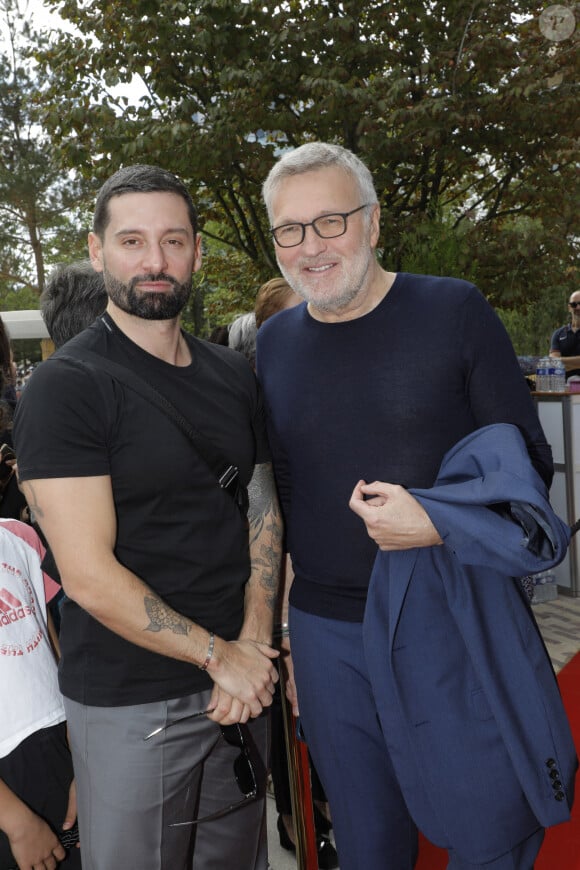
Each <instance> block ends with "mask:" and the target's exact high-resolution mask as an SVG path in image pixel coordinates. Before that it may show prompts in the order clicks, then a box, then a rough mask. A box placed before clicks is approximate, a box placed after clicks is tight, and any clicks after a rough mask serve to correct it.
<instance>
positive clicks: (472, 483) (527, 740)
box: [363, 424, 577, 863]
mask: <svg viewBox="0 0 580 870" xmlns="http://www.w3.org/2000/svg"><path fill="white" fill-rule="evenodd" d="M411 492H412V493H413V495H414V496H415V497H416V498H417V499H418V500H419V501H420V502H421V503H422V504H423V506H424V507H425V509H426V511H427V513H428V514H429V516H430V517H431V520H432V522H433V523H434V525H435V526H436V528H437V530H438V531H439V534H440V536H441V538H442V539H443V545H442V546H437V547H426V548H421V549H413V550H406V551H402V552H379V553H378V554H377V558H376V561H375V565H374V569H373V573H372V577H371V582H370V588H369V597H368V602H367V608H366V613H365V620H364V635H363V636H364V644H365V654H366V657H367V661H368V666H369V673H370V677H371V682H372V687H373V691H374V694H375V698H376V701H377V709H378V712H379V717H380V720H381V724H382V727H383V732H384V734H385V740H386V742H387V745H388V746H389V749H390V752H391V757H392V758H393V763H394V766H395V769H396V771H397V775H398V778H399V782H400V784H401V788H402V790H403V794H404V797H405V800H406V802H407V804H408V806H409V809H410V811H411V813H412V815H413V816H414V818H415V821H416V822H417V824H418V825H419V827H420V828H421V830H423V832H424V833H425V834H426V835H427V836H428V837H430V838H431V839H433V841H434V842H436V843H439V844H440V845H442V846H446V847H452V848H454V849H456V850H457V852H458V853H459V854H460V855H462V856H463V857H464V858H465V859H466V860H468V861H471V862H473V863H479V862H485V861H490V860H492V859H493V858H495V857H497V856H499V855H501V854H503V853H504V852H506V851H508V850H510V849H511V848H513V847H514V846H515V845H516V844H517V843H519V842H520V841H521V840H523V839H524V838H525V837H527V836H529V835H530V834H531V833H532V832H533V831H534V830H536V829H537V828H538V827H539V826H548V825H553V824H557V823H558V822H563V821H565V820H566V819H568V818H569V815H570V808H571V805H572V800H573V791H574V774H575V771H576V767H577V759H576V753H575V749H574V744H573V741H572V736H571V733H570V729H569V725H568V721H567V718H566V714H565V712H564V708H563V705H562V702H561V698H560V694H559V690H558V686H557V683H556V679H555V676H554V672H553V669H552V666H551V663H550V660H549V657H548V654H547V652H546V649H545V647H544V644H543V642H542V639H541V636H540V633H539V631H538V629H537V626H536V623H535V620H534V617H533V615H532V612H531V608H530V606H529V603H528V601H527V599H526V596H525V594H524V593H523V590H522V586H521V583H520V581H519V580H518V579H517V578H518V577H521V576H523V575H526V574H530V573H535V572H538V571H541V570H544V569H547V568H550V567H553V566H554V565H556V564H558V563H559V562H560V561H561V560H562V558H563V557H564V555H565V552H566V548H567V545H568V542H569V537H570V532H569V529H568V527H567V526H566V525H565V524H564V523H563V522H562V521H561V520H560V519H559V518H558V517H557V516H556V515H555V514H554V513H553V511H552V509H551V507H550V504H549V501H548V497H547V491H546V488H545V485H544V483H543V482H542V481H541V479H540V477H539V476H538V475H537V473H536V472H535V471H534V469H533V467H532V465H531V463H530V461H529V458H528V454H527V451H526V447H525V444H524V441H523V438H522V437H521V435H520V433H519V431H518V429H517V428H516V427H514V426H511V425H507V424H506V425H504V424H497V425H492V426H487V427H485V428H483V429H480V430H478V431H476V432H474V433H472V434H471V435H469V436H467V437H466V438H465V439H463V440H462V441H461V442H460V443H459V444H458V445H456V446H455V447H454V448H453V449H452V450H451V451H449V453H448V454H447V455H446V456H445V459H444V461H443V464H442V466H441V470H440V474H439V476H438V478H437V481H436V483H435V485H434V487H433V488H432V489H429V490H411Z"/></svg>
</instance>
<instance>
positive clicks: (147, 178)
mask: <svg viewBox="0 0 580 870" xmlns="http://www.w3.org/2000/svg"><path fill="white" fill-rule="evenodd" d="M157 192H163V193H176V194H177V195H178V196H180V197H181V198H182V199H183V200H184V202H185V204H186V206H187V212H188V214H189V220H190V222H191V228H192V229H193V234H194V235H196V234H197V211H196V208H195V206H194V204H193V200H192V198H191V196H190V195H189V191H188V190H187V188H186V186H185V185H184V184H183V182H182V181H180V180H179V178H178V177H177V176H176V175H173V173H172V172H168V171H167V170H166V169H161V167H160V166H149V165H148V164H146V163H137V164H136V165H135V166H124V167H123V168H122V169H119V170H117V172H115V174H114V175H111V177H110V178H108V179H107V181H105V183H104V184H103V186H102V187H101V189H100V190H99V192H98V194H97V201H96V204H95V213H94V216H93V231H94V232H95V233H96V235H97V236H98V237H99V238H100V239H101V240H102V238H103V236H104V233H105V230H106V228H107V226H108V223H109V221H110V219H111V216H110V214H109V202H110V200H111V199H112V198H113V197H114V196H122V194H124V193H157Z"/></svg>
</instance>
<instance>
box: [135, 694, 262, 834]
mask: <svg viewBox="0 0 580 870" xmlns="http://www.w3.org/2000/svg"><path fill="white" fill-rule="evenodd" d="M211 712H212V711H211V710H201V711H200V712H199V713H192V714H191V715H189V716H182V717H181V718H179V719H174V720H173V722H168V723H167V724H166V725H161V726H160V727H159V728H156V729H155V731H152V732H151V733H150V734H148V735H147V736H146V737H144V738H143V739H144V740H150V739H151V738H152V737H154V736H155V735H156V734H160V733H161V731H165V730H166V729H167V728H171V726H172V725H176V724H177V722H183V721H184V720H185V719H195V718H196V717H197V716H206V715H207V714H208V713H211ZM220 731H221V733H222V737H223V739H224V740H225V741H226V743H228V744H229V745H230V746H234V747H235V748H236V749H239V750H240V754H239V755H238V757H237V758H236V760H235V761H234V777H235V780H236V783H237V785H238V788H239V790H240V791H241V793H242V794H243V796H244V797H243V798H242V800H241V801H236V802H235V803H233V804H229V805H228V806H227V807H224V808H223V809H221V810H217V811H216V812H215V813H210V814H209V815H208V816H203V818H201V819H193V820H192V821H188V822H173V823H171V824H170V825H169V827H170V828H181V827H183V826H184V825H199V824H201V822H210V821H212V820H213V819H220V818H221V817H222V816H225V815H227V814H228V813H230V812H231V811H232V810H235V809H237V807H241V806H242V805H243V804H245V803H248V801H253V800H255V799H256V798H257V796H258V783H257V780H256V772H255V770H254V766H253V764H252V759H251V758H250V749H249V746H248V742H247V741H246V738H245V736H244V731H243V726H242V725H239V724H235V725H220Z"/></svg>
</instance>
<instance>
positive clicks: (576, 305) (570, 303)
mask: <svg viewBox="0 0 580 870" xmlns="http://www.w3.org/2000/svg"><path fill="white" fill-rule="evenodd" d="M568 305H569V306H570V308H578V307H579V306H580V302H568Z"/></svg>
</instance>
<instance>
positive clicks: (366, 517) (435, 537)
mask: <svg viewBox="0 0 580 870" xmlns="http://www.w3.org/2000/svg"><path fill="white" fill-rule="evenodd" d="M348 505H349V507H350V509H351V510H352V511H354V512H355V514H357V515H358V516H359V517H360V518H361V519H362V521H363V522H364V524H365V526H366V528H367V532H368V534H369V536H370V537H371V538H372V539H373V541H375V542H376V544H377V545H378V546H379V548H380V549H381V550H410V549H412V548H413V547H432V546H435V545H437V544H441V543H443V542H442V540H441V538H440V536H439V532H438V531H437V529H436V528H435V526H434V525H433V523H432V522H431V520H430V519H429V514H428V513H427V511H426V510H425V508H424V507H423V506H422V505H421V504H420V503H419V502H418V501H417V499H415V498H413V496H412V495H410V494H409V493H408V492H407V490H406V489H405V488H404V487H402V486H398V485H396V484H393V483H383V482H382V481H375V482H374V483H365V481H364V480H359V482H358V483H357V485H356V486H355V488H354V490H353V493H352V495H351V497H350V501H349V503H348Z"/></svg>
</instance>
